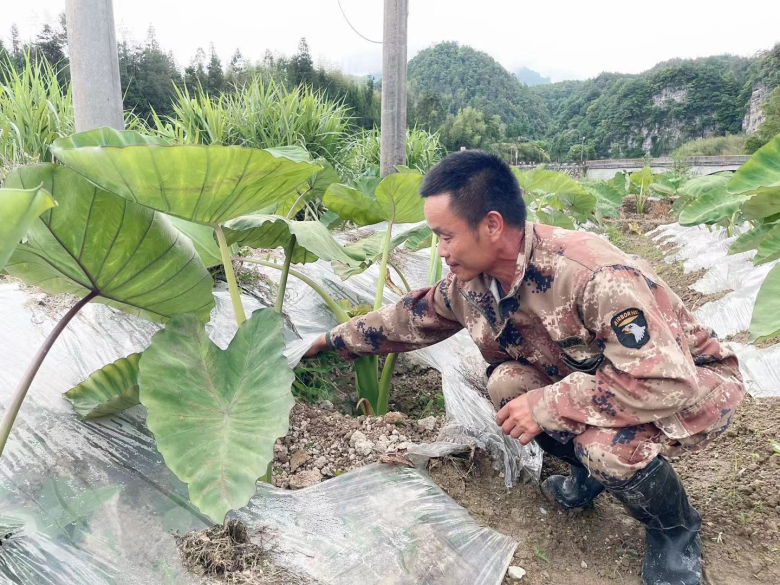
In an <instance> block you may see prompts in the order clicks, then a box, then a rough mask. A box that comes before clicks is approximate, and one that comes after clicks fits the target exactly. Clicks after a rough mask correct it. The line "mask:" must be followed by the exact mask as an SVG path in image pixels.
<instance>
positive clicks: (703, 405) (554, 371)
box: [327, 223, 744, 438]
mask: <svg viewBox="0 0 780 585" xmlns="http://www.w3.org/2000/svg"><path fill="white" fill-rule="evenodd" d="M523 245H524V252H523V253H522V254H520V255H519V256H518V259H517V271H516V273H515V279H514V282H513V283H512V288H511V290H510V291H509V292H508V294H506V296H503V298H501V294H500V289H499V287H498V286H497V285H496V284H495V283H494V280H493V279H492V278H491V277H489V276H487V275H485V274H483V275H481V276H480V277H477V278H475V279H473V280H471V281H469V282H461V281H459V279H458V278H457V277H455V276H454V275H453V274H452V273H450V274H449V275H448V276H447V277H446V278H445V279H444V280H442V281H440V282H439V283H438V284H436V285H435V286H433V287H430V288H425V289H421V290H417V291H413V292H411V293H409V294H407V295H406V296H405V297H403V298H402V299H401V300H400V301H399V302H398V303H396V304H394V305H388V306H385V307H382V308H381V309H379V310H377V311H374V312H372V313H369V314H367V315H364V316H360V317H356V318H354V319H352V320H350V321H349V322H348V323H344V324H342V325H339V326H337V327H336V328H334V329H333V330H332V331H331V332H330V333H329V334H328V335H327V341H328V345H329V347H331V348H332V349H334V350H336V351H337V352H339V353H340V354H341V355H342V356H343V357H345V358H347V359H355V358H357V357H359V356H364V355H372V354H387V353H394V352H405V351H411V350H414V349H419V348H422V347H426V346H429V345H432V344H434V343H437V342H439V341H442V340H443V339H446V338H447V337H450V336H451V335H453V334H455V333H456V332H457V331H459V330H460V329H462V328H463V327H465V328H466V329H467V330H468V332H469V334H470V335H471V337H472V339H473V340H474V342H475V343H476V344H477V346H478V347H479V350H480V351H481V353H482V355H483V357H484V358H485V360H487V362H488V363H490V364H499V363H501V362H504V361H507V360H517V361H519V362H521V363H525V364H532V365H533V366H535V367H536V368H538V369H539V370H541V371H543V372H545V373H546V374H547V376H548V377H549V378H550V380H551V382H552V383H551V384H550V385H548V386H544V387H542V388H539V389H536V390H532V391H531V392H529V393H528V395H529V400H530V404H531V407H532V409H533V414H534V418H535V419H536V421H537V422H538V423H539V425H540V426H541V427H542V428H543V429H545V430H546V431H567V432H573V433H581V432H583V431H584V430H585V427H586V425H589V426H597V427H625V426H631V425H635V424H642V423H648V422H652V423H655V425H656V426H658V427H659V428H660V429H661V430H662V431H663V432H664V433H665V434H666V435H667V436H669V437H671V438H684V437H688V436H691V435H694V434H697V433H700V432H702V431H709V430H714V428H713V427H714V426H716V425H717V424H718V421H720V420H722V417H723V415H725V414H726V413H727V412H728V411H729V410H732V409H734V408H735V407H736V405H737V404H739V402H740V401H741V400H742V398H743V396H744V388H743V385H742V382H741V378H740V374H739V369H738V365H737V359H736V357H735V356H734V354H733V353H732V352H731V351H730V350H729V349H728V348H727V347H725V346H724V345H722V344H721V343H720V342H719V341H718V339H717V338H716V336H715V334H714V332H712V331H711V330H710V329H708V328H706V327H704V326H702V325H701V324H700V323H699V322H698V321H697V320H696V319H695V318H694V316H693V315H692V314H691V312H690V311H688V309H686V307H685V306H684V305H683V303H682V301H681V300H680V298H679V297H678V296H677V295H676V294H675V293H674V292H672V291H671V289H669V287H668V286H667V285H666V284H665V283H664V282H663V281H662V280H661V279H660V278H659V277H658V276H657V275H656V274H655V272H654V271H653V269H652V268H651V267H650V265H649V264H648V263H647V262H645V261H644V260H642V259H641V258H639V257H637V256H629V255H627V254H625V253H623V252H622V251H620V250H618V249H617V248H615V247H614V246H613V245H611V244H610V243H609V242H607V241H606V240H604V239H602V238H601V237H599V236H597V235H594V234H590V233H587V232H578V231H570V230H564V229H560V228H555V227H551V226H547V225H541V224H532V223H528V224H526V229H525V237H524V244H523ZM499 299H500V300H499Z"/></svg>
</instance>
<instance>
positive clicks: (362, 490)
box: [232, 464, 516, 585]
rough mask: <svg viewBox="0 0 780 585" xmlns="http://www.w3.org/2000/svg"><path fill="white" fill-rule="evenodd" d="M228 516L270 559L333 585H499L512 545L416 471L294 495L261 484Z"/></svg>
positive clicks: (356, 476)
mask: <svg viewBox="0 0 780 585" xmlns="http://www.w3.org/2000/svg"><path fill="white" fill-rule="evenodd" d="M232 516H233V517H236V518H238V519H240V520H242V521H244V522H245V523H246V524H248V525H250V526H253V527H255V529H257V528H258V527H263V532H264V534H265V535H266V536H267V537H269V539H270V541H271V542H272V543H273V547H274V562H275V563H277V564H279V565H281V566H283V567H285V568H287V569H291V570H293V571H294V572H296V573H297V574H299V575H305V576H308V577H311V578H313V579H316V580H318V582H323V583H333V584H334V585H354V584H356V583H360V584H361V585H362V584H369V583H383V584H393V585H417V584H419V583H430V584H444V583H447V584H452V585H455V584H463V585H488V584H494V583H500V582H501V580H502V578H503V576H504V573H505V572H506V569H507V567H508V566H509V563H510V561H511V560H512V556H513V554H514V550H515V547H516V543H515V542H514V541H513V540H512V539H511V538H510V537H508V536H505V535H502V534H500V533H498V532H495V531H494V530H491V529H489V528H482V527H480V526H479V525H478V524H477V523H476V522H475V521H474V520H473V519H472V518H471V517H470V516H469V515H468V512H467V511H466V510H465V509H464V508H461V507H460V506H459V505H457V504H456V503H455V502H454V501H453V500H452V499H451V498H450V497H449V496H448V495H447V494H445V493H444V492H443V491H442V490H441V488H439V486H437V485H436V484H435V483H434V482H433V481H432V480H431V479H430V478H428V477H427V476H425V475H423V474H422V473H421V472H420V471H418V470H417V469H409V468H407V467H395V466H389V465H381V464H372V465H368V466H366V467H361V468H359V469H356V470H354V471H351V472H350V473H346V474H344V475H340V476H339V477H336V478H334V479H331V480H328V481H326V482H324V483H321V484H319V485H316V486H313V487H310V488H306V489H303V490H299V491H288V490H282V489H278V488H273V487H271V486H267V485H266V486H261V487H260V489H258V492H257V494H256V495H255V497H254V498H252V501H251V502H250V503H249V505H248V506H247V507H246V508H243V509H241V510H240V511H238V512H237V513H235V514H232Z"/></svg>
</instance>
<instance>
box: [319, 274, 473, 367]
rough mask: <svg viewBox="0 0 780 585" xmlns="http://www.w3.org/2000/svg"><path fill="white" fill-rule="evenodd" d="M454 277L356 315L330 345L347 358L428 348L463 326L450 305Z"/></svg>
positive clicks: (330, 335)
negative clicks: (392, 303)
mask: <svg viewBox="0 0 780 585" xmlns="http://www.w3.org/2000/svg"><path fill="white" fill-rule="evenodd" d="M451 291H454V284H453V276H452V275H451V274H450V275H448V276H447V278H446V279H444V280H441V281H439V282H438V283H437V284H435V285H434V286H431V287H428V288H423V289H420V290H416V291H412V292H410V293H409V294H407V295H405V296H404V297H403V298H402V299H401V300H399V301H398V302H397V303H395V304H394V305H387V306H385V307H382V308H381V309H378V310H376V311H372V312H370V313H368V314H367V315H363V316H360V317H355V318H353V319H351V320H350V321H348V322H347V323H342V324H341V325H339V326H337V327H335V328H334V329H332V330H331V331H330V332H329V333H328V334H327V335H326V340H327V342H328V347H329V348H331V349H333V350H335V351H337V352H338V353H339V354H340V355H341V356H342V357H344V358H345V359H348V360H353V359H357V358H359V357H361V356H366V355H385V354H388V353H399V352H406V351H412V350H415V349H420V348H423V347H428V346H429V345H433V344H435V343H438V342H439V341H443V340H444V339H447V338H448V337H450V336H452V335H454V334H455V333H457V332H458V331H460V330H461V329H462V328H463V325H461V324H460V322H458V320H457V317H456V316H455V314H454V313H453V312H452V308H451V306H450V301H449V299H450V292H451Z"/></svg>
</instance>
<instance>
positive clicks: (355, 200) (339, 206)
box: [322, 183, 385, 226]
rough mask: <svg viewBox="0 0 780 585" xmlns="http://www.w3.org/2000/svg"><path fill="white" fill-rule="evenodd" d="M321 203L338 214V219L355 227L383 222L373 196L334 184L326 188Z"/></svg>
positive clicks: (380, 208) (382, 216)
mask: <svg viewBox="0 0 780 585" xmlns="http://www.w3.org/2000/svg"><path fill="white" fill-rule="evenodd" d="M322 202H323V203H324V204H325V207H327V208H328V209H330V210H331V211H335V212H336V213H338V214H339V217H341V218H343V219H348V220H350V221H353V222H355V223H356V224H357V225H361V226H362V225H373V224H375V223H380V222H382V221H384V219H385V218H384V213H383V211H382V207H381V206H380V205H379V202H378V201H377V200H376V198H375V197H374V196H373V195H370V196H369V195H368V194H366V193H363V192H362V191H359V190H358V189H354V188H352V187H348V186H347V185H343V184H341V183H336V184H333V185H331V186H330V187H328V189H327V191H325V197H324V198H323V200H322Z"/></svg>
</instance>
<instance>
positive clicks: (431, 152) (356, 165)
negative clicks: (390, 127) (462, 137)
mask: <svg viewBox="0 0 780 585" xmlns="http://www.w3.org/2000/svg"><path fill="white" fill-rule="evenodd" d="M381 143H382V135H381V132H380V131H379V128H374V129H373V130H363V131H362V132H361V133H360V134H359V135H358V136H356V137H354V138H353V140H352V141H351V143H350V145H349V149H348V150H349V156H348V158H347V159H346V160H345V161H344V165H345V167H346V168H347V169H348V170H349V172H350V173H351V174H353V175H354V176H360V175H362V174H365V173H366V172H368V171H370V170H372V169H378V168H379V148H380V145H381ZM445 154H446V151H445V149H444V146H442V143H441V141H440V140H439V135H438V134H436V133H433V134H431V133H429V132H426V131H425V130H421V129H419V128H407V129H406V166H408V167H410V168H413V169H416V170H418V171H420V172H421V173H425V172H427V171H428V169H430V168H431V167H432V166H433V165H435V164H436V163H437V162H439V161H440V160H441V158H442V157H443V156H444V155H445Z"/></svg>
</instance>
